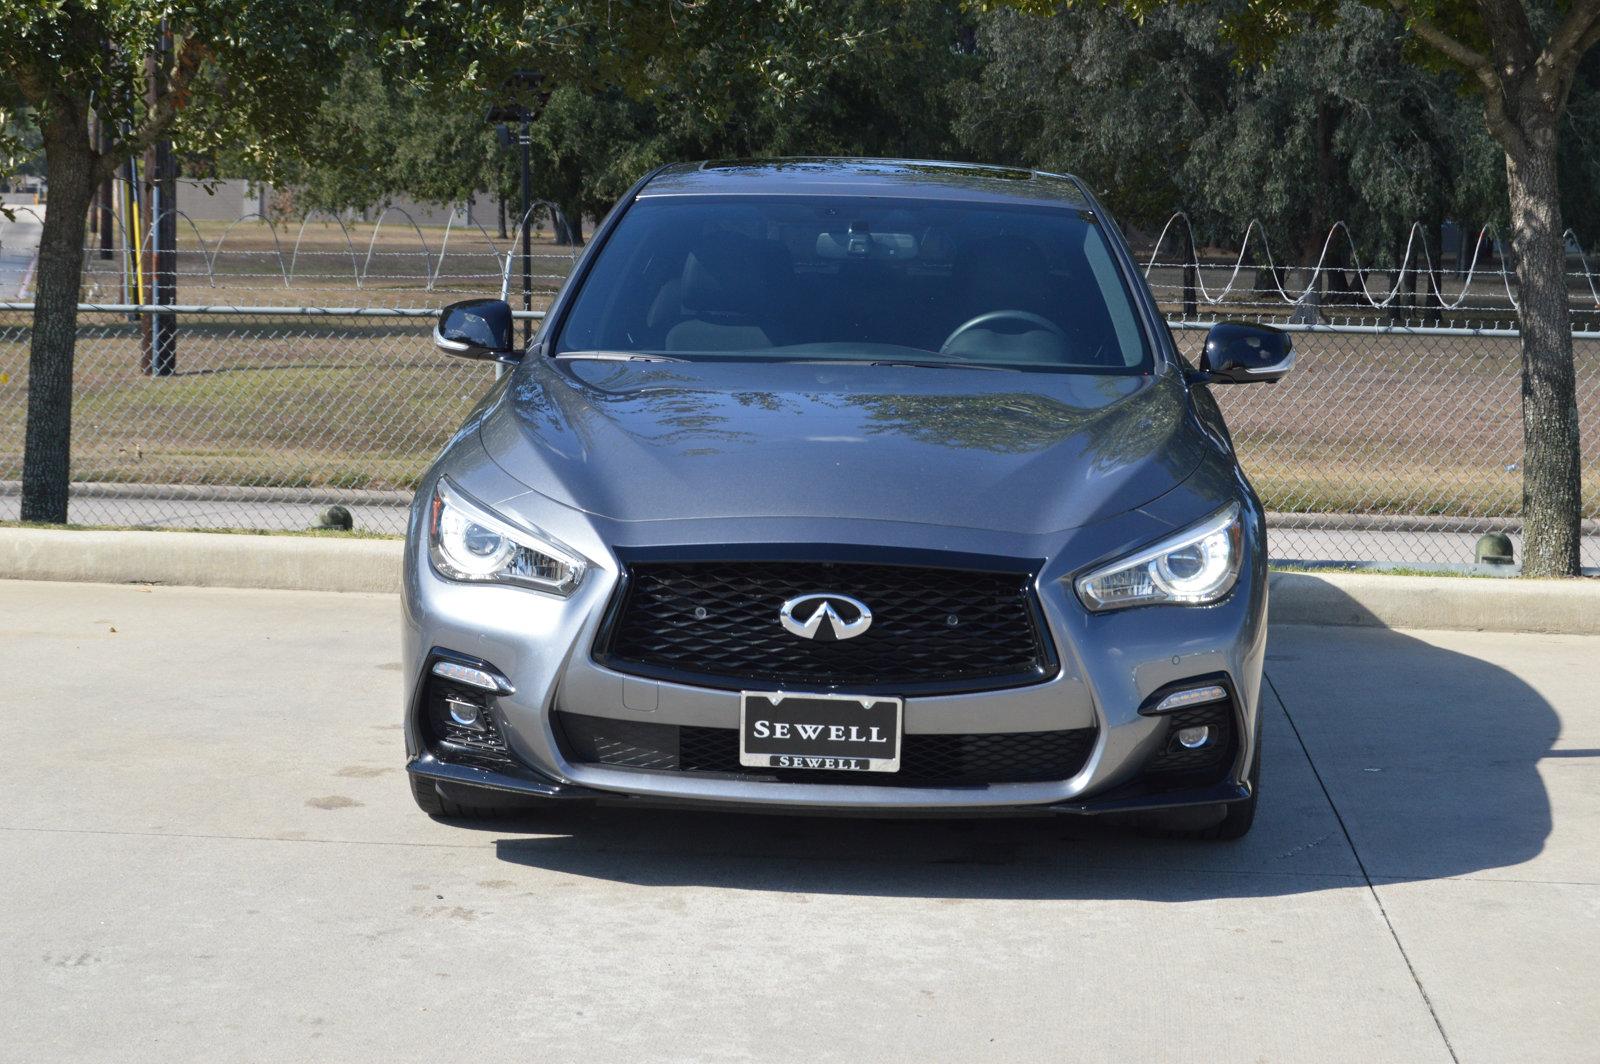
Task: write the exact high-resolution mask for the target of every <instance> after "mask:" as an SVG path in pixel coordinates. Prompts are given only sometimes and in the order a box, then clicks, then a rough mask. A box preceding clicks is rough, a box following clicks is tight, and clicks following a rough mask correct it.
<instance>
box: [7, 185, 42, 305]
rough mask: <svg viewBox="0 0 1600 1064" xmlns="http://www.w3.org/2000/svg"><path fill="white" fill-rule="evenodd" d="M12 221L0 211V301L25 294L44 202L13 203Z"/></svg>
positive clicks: (37, 250) (21, 297)
mask: <svg viewBox="0 0 1600 1064" xmlns="http://www.w3.org/2000/svg"><path fill="white" fill-rule="evenodd" d="M11 207H12V210H14V211H15V212H16V215H17V217H16V220H15V221H7V220H6V217H5V216H4V215H0V301H5V300H12V299H23V298H26V295H27V293H28V291H29V290H30V289H29V287H28V286H29V285H31V283H32V281H33V268H34V261H35V260H36V259H37V258H38V257H39V235H40V234H41V233H43V232H44V212H45V209H44V206H43V205H42V204H41V205H40V206H37V207H35V206H32V205H27V206H24V205H21V204H15V203H13V204H12V205H11Z"/></svg>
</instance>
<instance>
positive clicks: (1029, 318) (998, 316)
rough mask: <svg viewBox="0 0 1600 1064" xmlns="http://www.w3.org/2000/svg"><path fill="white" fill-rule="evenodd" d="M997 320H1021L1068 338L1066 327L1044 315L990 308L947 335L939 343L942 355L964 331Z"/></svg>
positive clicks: (1025, 323) (1026, 323)
mask: <svg viewBox="0 0 1600 1064" xmlns="http://www.w3.org/2000/svg"><path fill="white" fill-rule="evenodd" d="M995 321H1015V322H1021V323H1022V324H1024V325H1033V326H1036V327H1037V328H1040V329H1043V330H1044V331H1045V332H1047V333H1050V334H1052V335H1054V336H1056V337H1058V338H1060V339H1062V340H1065V339H1067V331H1066V330H1065V329H1063V328H1062V327H1061V326H1059V325H1057V324H1056V323H1055V322H1053V321H1051V320H1050V319H1049V318H1046V317H1043V316H1042V315H1039V314H1033V313H1031V312H1029V311H1026V310H990V311H985V312H984V313H982V314H979V315H978V316H977V317H976V318H971V319H969V320H967V321H964V322H962V323H961V324H960V325H957V326H956V330H955V332H953V333H951V334H950V335H949V336H947V337H945V339H944V343H942V344H940V345H939V353H940V354H941V355H942V354H945V353H947V352H948V351H949V350H950V345H951V344H953V343H955V342H956V340H958V339H960V337H961V335H962V334H963V333H968V332H971V331H972V330H973V329H977V328H981V327H982V326H985V325H988V324H989V323H990V322H995Z"/></svg>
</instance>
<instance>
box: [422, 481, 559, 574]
mask: <svg viewBox="0 0 1600 1064" xmlns="http://www.w3.org/2000/svg"><path fill="white" fill-rule="evenodd" d="M428 555H429V557H431V558H432V559H433V567H434V569H435V570H436V571H437V572H438V573H439V575H440V576H443V577H448V578H449V579H451V580H469V581H477V582H484V583H498V584H519V585H521V586H523V587H532V588H537V589H538V590H540V591H548V592H550V593H551V594H555V595H570V594H572V591H573V589H574V588H576V587H577V586H578V582H579V581H580V580H582V579H583V573H584V570H585V569H586V568H587V567H588V566H587V563H586V562H584V560H583V559H582V558H581V557H580V556H579V555H578V553H577V552H576V551H574V550H571V549H570V548H568V547H565V546H563V545H562V544H561V543H559V542H557V541H556V540H555V539H553V538H552V537H550V536H547V535H545V534H544V533H542V532H536V531H534V530H532V529H528V528H523V527H521V526H519V525H513V524H512V523H511V522H510V521H508V520H506V519H505V518H504V517H501V516H500V515H499V514H497V513H495V512H494V511H493V510H491V509H489V508H488V507H487V506H484V505H483V504H482V503H480V502H476V501H475V500H473V499H472V498H470V497H469V496H467V495H466V494H464V493H463V492H462V491H461V489H460V488H457V487H456V486H455V485H454V484H451V483H450V481H449V480H447V479H445V478H442V477H441V478H440V480H439V483H438V485H437V486H436V487H435V488H434V489H433V508H432V511H431V512H430V513H429V515H428Z"/></svg>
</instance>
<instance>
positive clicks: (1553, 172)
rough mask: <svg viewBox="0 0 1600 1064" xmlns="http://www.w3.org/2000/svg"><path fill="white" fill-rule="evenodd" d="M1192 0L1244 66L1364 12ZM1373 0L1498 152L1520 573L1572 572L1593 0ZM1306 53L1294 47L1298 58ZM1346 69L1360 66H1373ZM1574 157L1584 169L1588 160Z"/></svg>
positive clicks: (1160, 5) (1045, 10)
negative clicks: (1568, 219)
mask: <svg viewBox="0 0 1600 1064" xmlns="http://www.w3.org/2000/svg"><path fill="white" fill-rule="evenodd" d="M1178 2H1179V3H1181V0H1178ZM1191 2H1192V5H1193V6H1194V7H1195V8H1196V9H1197V10H1203V11H1207V12H1209V13H1210V14H1211V15H1212V17H1213V18H1214V20H1215V21H1214V23H1213V25H1214V26H1215V27H1216V29H1217V31H1218V32H1219V34H1220V36H1221V38H1222V39H1223V40H1225V41H1226V42H1228V44H1229V45H1230V46H1231V47H1232V48H1233V49H1234V50H1235V53H1236V58H1237V62H1238V63H1239V64H1240V66H1241V67H1245V68H1250V67H1258V66H1264V65H1281V66H1285V67H1291V68H1292V64H1293V63H1294V62H1295V57H1296V53H1295V51H1294V50H1295V48H1296V47H1297V46H1298V45H1300V44H1302V43H1304V42H1306V41H1309V42H1310V44H1311V46H1312V47H1314V48H1322V47H1326V46H1327V44H1328V43H1329V42H1334V41H1338V40H1339V39H1340V35H1341V34H1343V33H1345V32H1346V31H1347V30H1348V28H1349V27H1350V26H1352V25H1359V23H1360V21H1361V20H1362V19H1364V18H1366V17H1368V16H1367V13H1366V12H1365V10H1364V9H1363V7H1362V6H1360V5H1353V4H1350V3H1347V2H1346V0H1244V2H1242V3H1241V2H1238V0H1191ZM1104 4H1105V6H1113V7H1116V8H1118V9H1120V10H1122V11H1124V12H1126V13H1127V14H1129V15H1131V16H1132V17H1133V18H1134V19H1135V20H1136V21H1137V22H1138V23H1139V24H1140V25H1141V27H1143V26H1151V25H1152V20H1153V19H1155V18H1157V17H1158V16H1159V15H1162V14H1163V13H1165V12H1167V11H1168V10H1169V9H1170V8H1171V7H1173V6H1175V2H1174V0H1104ZM983 6H985V7H992V8H999V7H1006V6H1009V7H1014V8H1018V9H1021V10H1024V11H1028V12H1030V13H1032V14H1035V15H1040V16H1050V15H1054V14H1055V13H1057V12H1058V11H1059V10H1061V9H1062V8H1064V7H1070V6H1072V5H1071V3H1070V2H1067V0H991V2H987V3H984V4H983ZM1369 6H1371V7H1373V8H1376V9H1378V10H1380V11H1389V12H1392V13H1393V14H1394V15H1395V16H1397V17H1398V19H1399V20H1400V24H1401V25H1402V26H1403V27H1404V33H1405V36H1404V45H1403V46H1404V49H1405V51H1404V53H1403V54H1404V56H1405V58H1406V59H1407V61H1409V62H1413V63H1416V64H1418V65H1419V66H1420V67H1422V68H1424V69H1427V70H1444V71H1450V72H1453V73H1455V74H1457V75H1458V76H1459V77H1460V78H1461V80H1462V84H1463V85H1464V86H1465V87H1466V89H1467V90H1468V91H1469V92H1471V93H1473V94H1474V96H1475V97H1476V101H1477V104H1478V106H1479V107H1480V108H1481V114H1482V120H1483V129H1484V130H1485V131H1486V132H1487V134H1488V135H1489V136H1490V137H1492V138H1493V140H1494V142H1495V143H1496V144H1497V145H1498V146H1499V148H1500V150H1501V152H1502V153H1503V156H1504V161H1505V180H1506V185H1505V187H1506V216H1507V220H1508V223H1509V226H1508V227H1509V229H1510V233H1511V244H1512V248H1513V250H1514V253H1515V260H1516V270H1517V281H1518V289H1519V292H1518V295H1519V303H1518V323H1519V325H1520V331H1521V334H1522V365H1523V373H1522V385H1523V387H1522V396H1523V403H1522V416H1523V463H1522V468H1523V506H1522V511H1523V534H1524V536H1525V557H1524V572H1526V573H1528V574H1529V575H1533V576H1557V575H1561V576H1566V575H1573V574H1575V573H1576V572H1577V570H1578V546H1579V520H1580V517H1581V514H1582V503H1581V498H1582V495H1581V491H1580V472H1579V470H1580V465H1579V456H1580V450H1579V440H1578V408H1577V392H1576V375H1575V366H1574V364H1573V357H1572V355H1573V349H1572V313H1571V308H1570V304H1569V296H1568V291H1567V278H1566V247H1565V241H1564V226H1563V223H1562V191H1561V179H1562V176H1563V173H1562V171H1563V169H1566V170H1567V176H1569V178H1570V174H1571V172H1572V163H1573V160H1572V158H1571V156H1570V154H1569V149H1567V148H1566V147H1565V146H1564V145H1563V139H1564V137H1563V133H1564V132H1566V129H1567V126H1568V114H1569V104H1570V103H1573V102H1575V101H1576V102H1579V103H1582V102H1584V101H1587V100H1590V99H1592V97H1591V96H1590V95H1589V93H1588V86H1589V84H1592V83H1589V82H1586V81H1585V74H1586V72H1587V71H1588V70H1590V69H1592V68H1590V67H1588V66H1587V65H1586V64H1587V63H1588V62H1589V60H1588V59H1587V58H1586V57H1588V56H1589V55H1590V53H1591V52H1592V51H1593V50H1594V49H1595V47H1596V46H1597V45H1600V0H1369ZM1154 28H1156V29H1159V26H1155V27H1154ZM1307 59H1308V57H1307V56H1305V55H1301V56H1300V61H1301V62H1304V61H1307ZM1352 74H1353V76H1355V77H1364V76H1367V75H1368V74H1369V71H1367V70H1364V69H1361V70H1356V71H1352ZM1264 76H1265V75H1264ZM1580 119H1581V122H1580V124H1581V127H1582V132H1581V133H1580V136H1590V135H1592V134H1591V122H1592V116H1590V115H1587V114H1582V115H1581V116H1580ZM1568 139H1570V138H1568ZM1404 158H1407V156H1402V159H1404ZM1578 162H1579V165H1580V166H1581V167H1582V168H1583V169H1584V170H1585V171H1586V170H1587V169H1588V167H1589V165H1591V164H1589V163H1588V161H1587V160H1579V161H1578ZM1264 176H1266V175H1264ZM1259 184H1261V185H1265V186H1268V187H1269V191H1268V195H1270V181H1262V182H1259ZM1464 185H1465V183H1464ZM1398 198H1399V199H1401V200H1403V199H1404V197H1398Z"/></svg>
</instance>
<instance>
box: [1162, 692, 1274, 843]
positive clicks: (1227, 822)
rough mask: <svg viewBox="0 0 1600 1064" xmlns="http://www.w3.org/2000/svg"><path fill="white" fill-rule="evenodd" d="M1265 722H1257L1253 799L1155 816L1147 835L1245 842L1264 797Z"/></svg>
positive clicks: (1252, 782) (1252, 769)
mask: <svg viewBox="0 0 1600 1064" xmlns="http://www.w3.org/2000/svg"><path fill="white" fill-rule="evenodd" d="M1261 723H1262V722H1261V718H1259V717H1258V718H1257V719H1256V741H1255V751H1254V755H1255V756H1254V760H1253V763H1252V764H1251V766H1250V797H1248V798H1246V799H1245V800H1244V801H1242V802H1228V803H1227V804H1226V805H1214V806H1200V807H1197V808H1194V809H1174V810H1172V811H1171V812H1167V813H1158V814H1155V819H1154V820H1152V821H1151V822H1149V825H1148V827H1147V829H1146V830H1147V832H1148V833H1149V834H1153V835H1159V836H1162V837H1163V838H1169V839H1203V840H1214V841H1218V842H1228V841H1231V840H1233V839H1242V838H1244V837H1245V836H1246V835H1248V834H1249V833H1250V826H1251V825H1252V824H1254V823H1255V822H1256V803H1257V801H1259V799H1260V797H1261Z"/></svg>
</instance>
